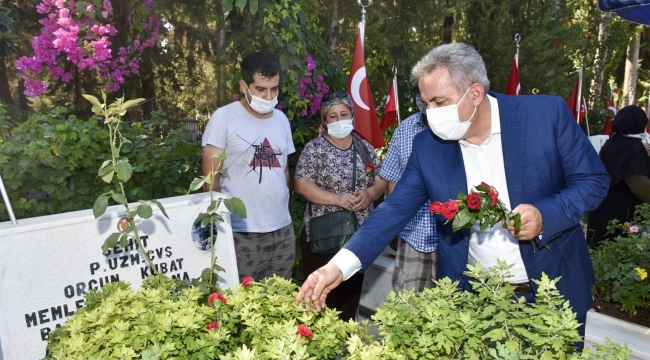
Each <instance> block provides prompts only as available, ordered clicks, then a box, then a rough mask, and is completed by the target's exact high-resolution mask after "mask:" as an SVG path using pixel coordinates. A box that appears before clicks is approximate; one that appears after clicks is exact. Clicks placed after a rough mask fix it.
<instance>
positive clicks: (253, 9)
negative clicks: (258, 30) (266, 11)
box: [249, 0, 259, 15]
mask: <svg viewBox="0 0 650 360" xmlns="http://www.w3.org/2000/svg"><path fill="white" fill-rule="evenodd" d="M249 4H250V12H251V15H255V13H256V12H257V7H258V5H259V1H258V0H250V3H249Z"/></svg>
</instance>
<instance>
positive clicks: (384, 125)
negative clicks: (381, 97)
mask: <svg viewBox="0 0 650 360" xmlns="http://www.w3.org/2000/svg"><path fill="white" fill-rule="evenodd" d="M396 87H397V78H396V77H393V81H391V83H390V90H389V91H388V99H386V106H384V115H382V116H381V123H380V127H381V129H382V130H386V129H388V128H389V127H391V126H393V125H395V124H396V123H397V96H396V93H395V88H396Z"/></svg>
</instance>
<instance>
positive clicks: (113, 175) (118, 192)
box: [82, 91, 169, 274]
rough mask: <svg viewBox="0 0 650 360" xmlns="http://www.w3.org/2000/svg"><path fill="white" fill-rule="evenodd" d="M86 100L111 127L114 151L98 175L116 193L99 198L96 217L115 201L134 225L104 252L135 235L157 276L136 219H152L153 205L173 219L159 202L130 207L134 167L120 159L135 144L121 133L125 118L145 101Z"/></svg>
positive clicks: (106, 243)
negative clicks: (128, 190) (129, 189)
mask: <svg viewBox="0 0 650 360" xmlns="http://www.w3.org/2000/svg"><path fill="white" fill-rule="evenodd" d="M82 96H83V97H84V98H85V99H86V100H88V101H89V102H90V103H91V104H92V105H93V107H92V111H93V112H94V113H95V114H96V115H98V116H101V117H103V118H104V124H106V126H107V127H108V132H109V143H110V147H111V158H110V159H108V160H106V161H104V163H103V164H102V166H100V168H99V171H98V172H97V175H98V176H99V177H101V179H102V181H104V182H105V183H107V184H109V185H111V186H112V187H113V190H111V191H109V192H106V193H103V194H101V195H99V196H98V197H97V199H96V200H95V203H94V205H93V215H94V216H95V219H97V218H99V217H100V216H102V215H103V214H104V213H105V212H106V208H107V207H108V200H109V199H113V201H115V202H116V203H118V204H122V205H124V208H125V209H126V213H127V216H128V218H129V224H130V225H129V226H127V227H126V228H125V229H124V230H122V231H121V232H116V233H112V234H111V235H109V236H108V238H106V240H104V244H103V245H102V251H103V253H104V254H106V253H107V252H108V249H109V248H112V247H115V246H116V245H117V244H118V242H119V244H120V246H122V247H126V246H127V245H128V241H129V234H131V233H133V237H134V240H135V242H136V244H137V245H138V249H140V252H141V253H142V255H143V256H144V258H145V260H146V261H147V263H148V264H149V267H150V268H151V273H152V274H155V273H156V268H155V267H154V264H153V262H152V261H151V259H150V258H149V256H148V255H149V254H148V251H147V250H146V249H145V248H144V246H143V245H142V241H141V240H140V234H139V232H138V227H137V225H136V223H135V219H136V217H137V216H139V217H140V218H142V219H149V218H150V217H151V215H152V214H153V209H152V207H151V205H156V206H157V207H158V208H159V209H160V211H161V212H162V213H163V215H164V216H165V217H166V218H167V219H169V216H167V213H166V212H165V209H164V207H163V206H162V204H161V203H160V202H159V201H157V200H139V202H138V204H137V206H134V207H131V206H129V201H128V199H127V197H126V192H125V191H124V184H125V183H126V182H128V181H129V179H131V175H132V174H133V168H132V167H131V164H129V161H128V159H126V158H124V159H122V158H120V150H121V149H122V146H123V145H124V144H131V141H130V140H129V139H127V138H126V137H124V136H123V135H122V133H121V132H120V124H121V123H122V116H124V114H126V111H127V110H128V109H130V108H132V107H134V106H136V105H137V104H139V103H140V102H142V101H144V99H142V98H139V99H134V100H127V101H124V97H122V98H119V99H117V100H116V101H114V102H113V103H112V104H110V105H107V101H106V94H105V93H104V92H103V91H102V99H103V101H104V102H103V103H101V102H100V101H99V99H97V98H96V97H94V96H92V95H88V94H83V95H82Z"/></svg>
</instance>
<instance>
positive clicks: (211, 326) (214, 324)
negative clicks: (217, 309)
mask: <svg viewBox="0 0 650 360" xmlns="http://www.w3.org/2000/svg"><path fill="white" fill-rule="evenodd" d="M205 328H206V329H208V330H217V329H219V324H217V322H216V321H213V322H211V323H209V324H207V325H206V326H205Z"/></svg>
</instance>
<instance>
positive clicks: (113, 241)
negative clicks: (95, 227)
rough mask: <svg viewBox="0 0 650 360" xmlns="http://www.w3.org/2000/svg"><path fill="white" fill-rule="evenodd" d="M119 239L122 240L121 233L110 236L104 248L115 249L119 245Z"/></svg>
mask: <svg viewBox="0 0 650 360" xmlns="http://www.w3.org/2000/svg"><path fill="white" fill-rule="evenodd" d="M119 238H120V233H112V234H110V235H109V236H108V237H107V238H106V240H105V241H104V246H106V247H107V248H112V247H115V245H117V240H118V239H119Z"/></svg>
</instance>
